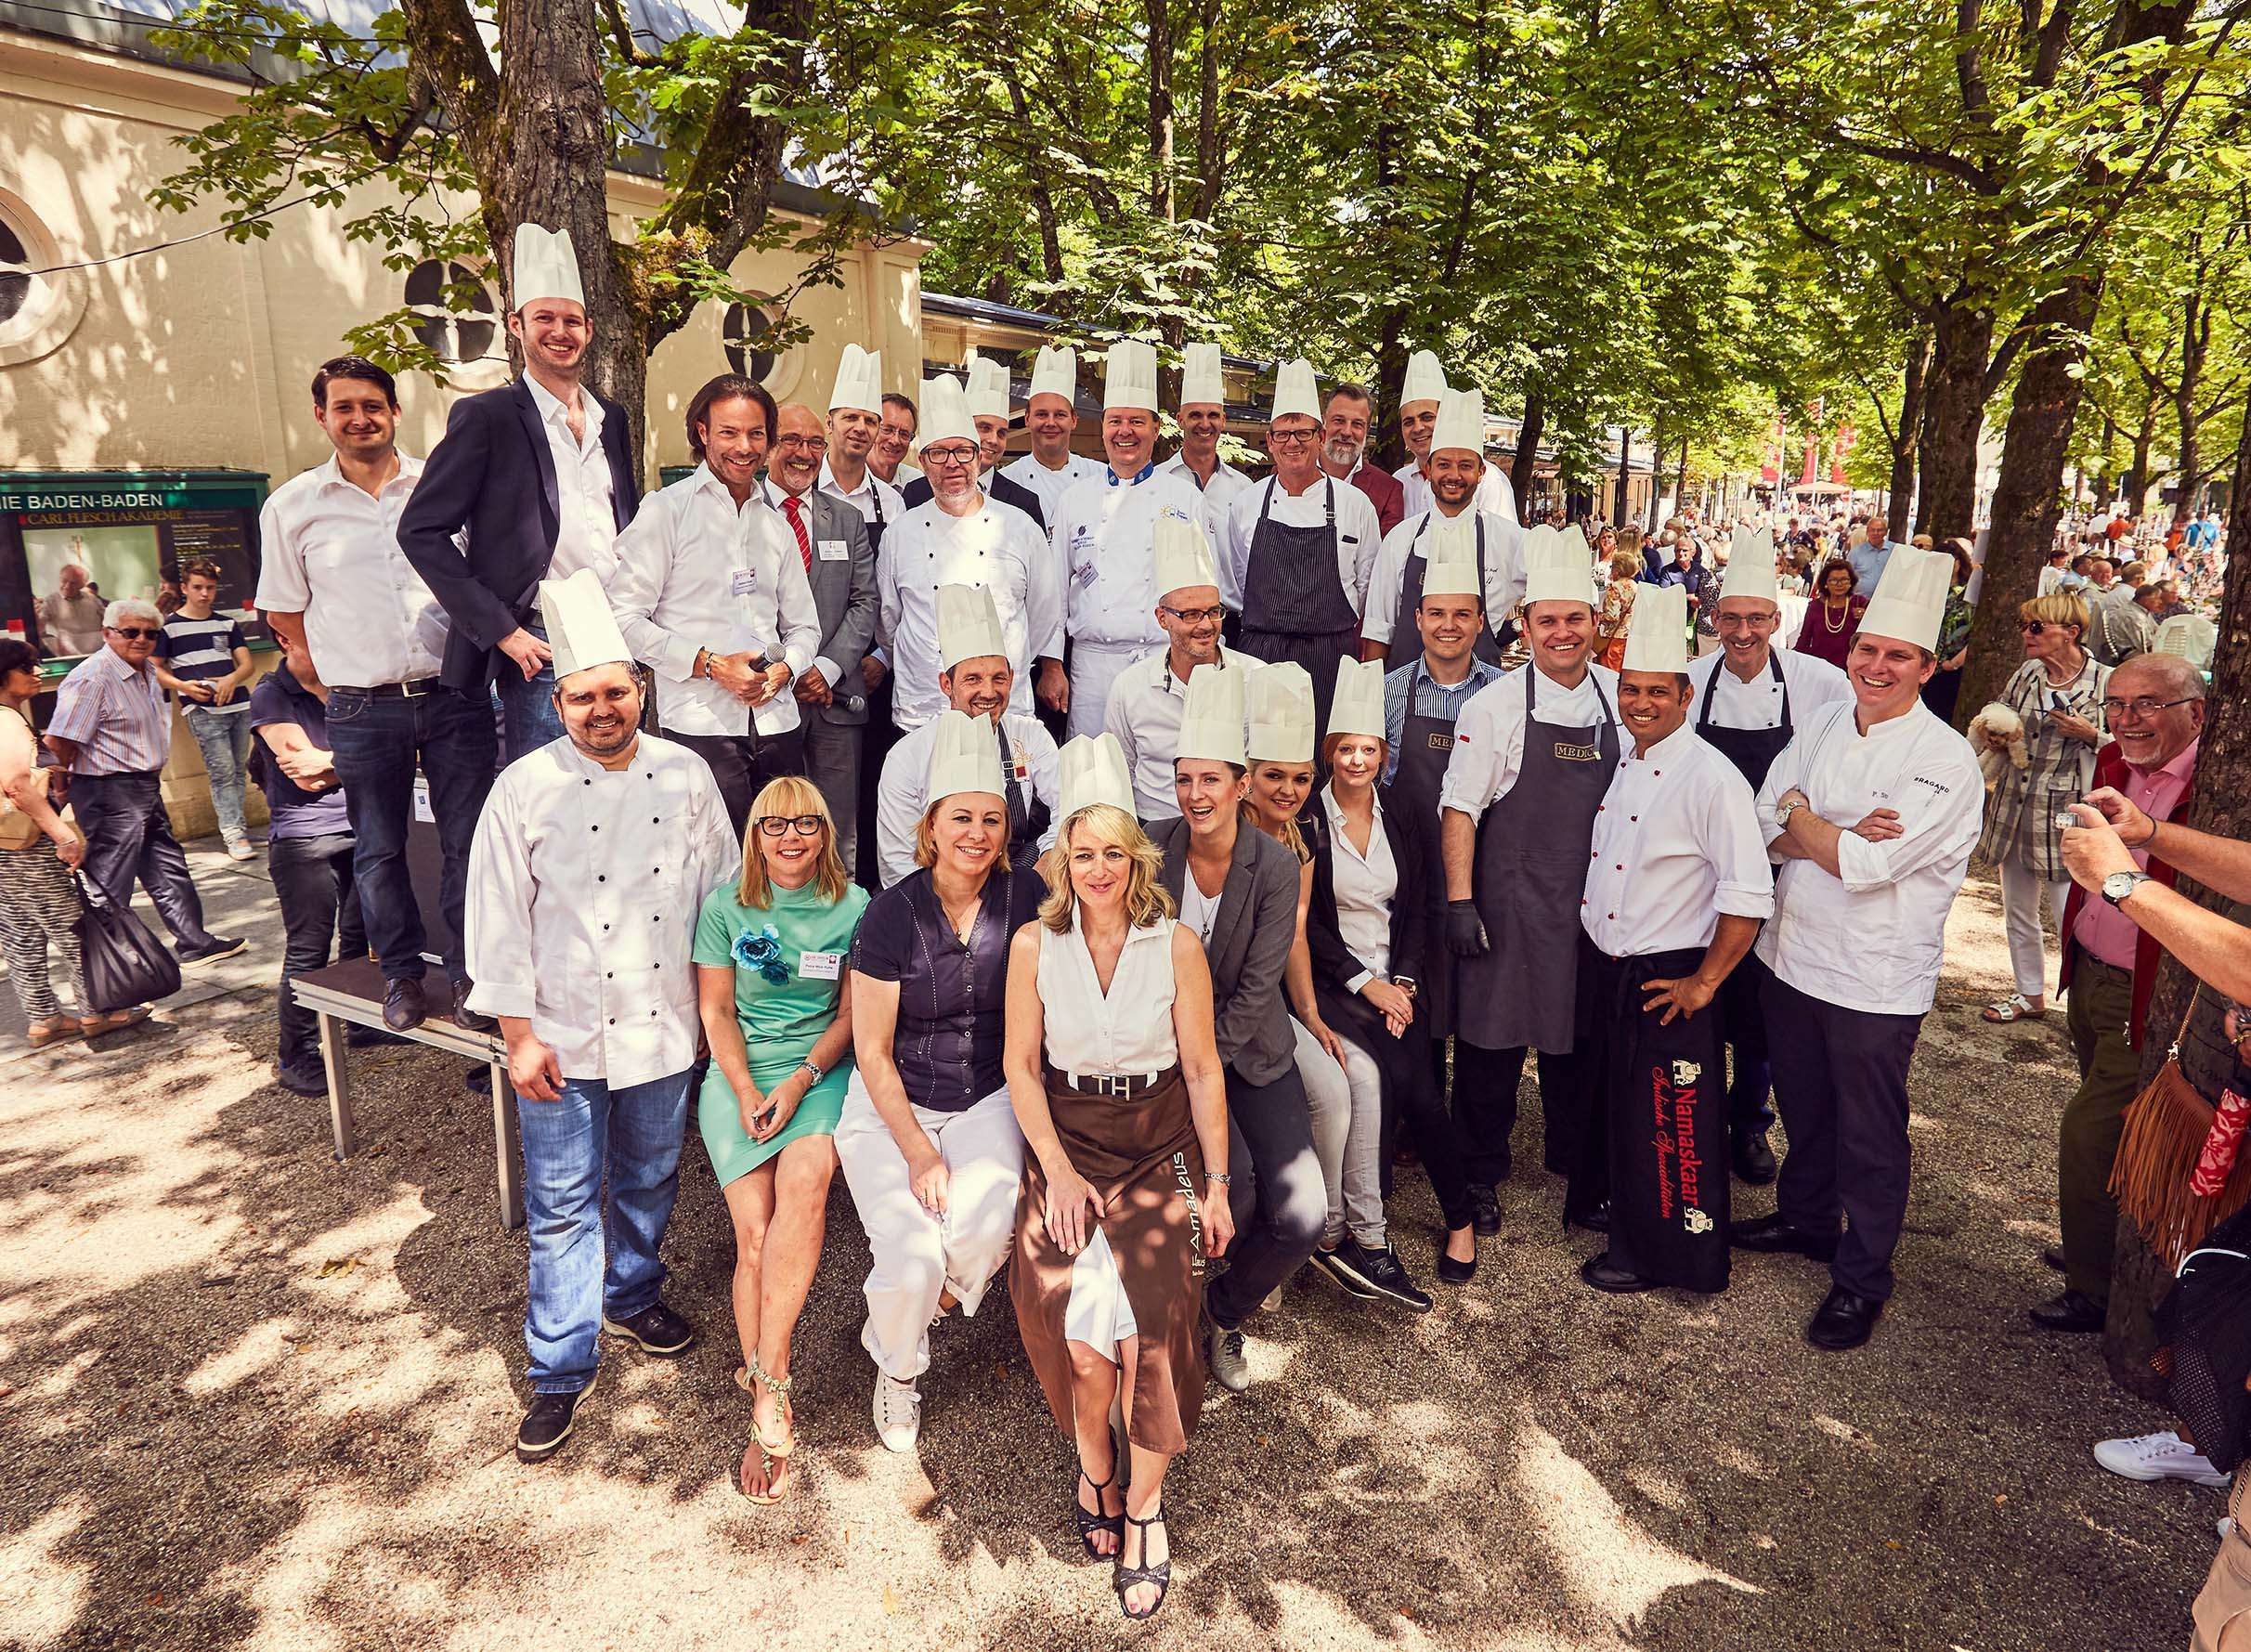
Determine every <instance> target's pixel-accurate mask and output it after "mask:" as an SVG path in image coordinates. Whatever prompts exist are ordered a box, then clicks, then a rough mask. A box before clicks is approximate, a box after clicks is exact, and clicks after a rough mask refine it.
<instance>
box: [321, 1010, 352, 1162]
mask: <svg viewBox="0 0 2251 1652" xmlns="http://www.w3.org/2000/svg"><path fill="white" fill-rule="evenodd" d="M344 1027H345V1023H344V1021H342V1019H340V1018H339V1017H336V1016H333V1015H331V1014H329V1013H328V1012H327V1011H326V1010H322V1011H320V1012H319V1029H320V1065H321V1066H322V1067H323V1068H324V1069H326V1071H327V1073H328V1093H329V1128H330V1130H331V1131H332V1133H333V1135H334V1137H335V1138H336V1157H337V1158H339V1159H348V1158H350V1157H351V1156H352V1155H353V1154H354V1153H355V1152H357V1151H358V1149H359V1131H358V1126H357V1125H356V1124H355V1123H354V1121H353V1118H352V1073H351V1057H350V1055H349V1053H348V1050H347V1047H346V1045H345V1041H344Z"/></svg>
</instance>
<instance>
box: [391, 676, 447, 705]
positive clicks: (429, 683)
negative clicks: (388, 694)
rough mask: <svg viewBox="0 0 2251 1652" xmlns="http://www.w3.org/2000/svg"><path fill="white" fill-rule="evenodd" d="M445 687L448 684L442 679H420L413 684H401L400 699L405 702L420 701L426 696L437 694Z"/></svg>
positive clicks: (399, 687) (399, 688)
mask: <svg viewBox="0 0 2251 1652" xmlns="http://www.w3.org/2000/svg"><path fill="white" fill-rule="evenodd" d="M445 685H446V682H445V679H444V678H442V677H418V678H416V679H415V680H414V681H413V682H411V683H400V684H399V685H398V697H399V698H401V699H404V700H418V699H421V698H423V696H426V695H433V694H436V692H437V691H438V690H439V689H441V688H443V687H445Z"/></svg>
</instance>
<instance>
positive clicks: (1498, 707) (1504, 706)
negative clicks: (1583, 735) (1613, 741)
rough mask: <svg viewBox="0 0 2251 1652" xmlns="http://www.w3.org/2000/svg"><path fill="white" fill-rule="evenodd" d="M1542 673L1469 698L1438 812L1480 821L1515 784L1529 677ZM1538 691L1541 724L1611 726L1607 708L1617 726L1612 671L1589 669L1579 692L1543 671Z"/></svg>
mask: <svg viewBox="0 0 2251 1652" xmlns="http://www.w3.org/2000/svg"><path fill="white" fill-rule="evenodd" d="M1539 670H1540V668H1539V667H1538V666H1536V665H1527V666H1522V667H1519V668H1518V669H1517V670H1513V671H1506V672H1503V674H1502V675H1500V676H1498V677H1496V678H1494V679H1493V680H1492V681H1491V682H1490V683H1487V684H1486V685H1485V686H1484V687H1483V688H1480V689H1479V690H1477V693H1476V694H1474V695H1472V696H1469V703H1468V704H1467V705H1465V706H1464V707H1463V708H1462V715H1461V716H1460V717H1459V718H1457V719H1455V721H1454V744H1453V755H1452V756H1451V757H1449V758H1448V759H1447V760H1446V781H1445V784H1444V785H1443V786H1441V787H1439V788H1438V807H1439V808H1441V809H1459V810H1460V811H1461V812H1462V813H1464V814H1466V815H1468V816H1469V817H1470V819H1472V820H1481V819H1483V818H1484V815H1485V811H1486V810H1487V809H1489V808H1490V807H1491V806H1492V801H1493V800H1494V799H1495V798H1497V797H1499V796H1500V795H1501V794H1502V793H1503V792H1505V791H1507V790H1508V789H1509V787H1512V786H1514V785H1516V772H1517V770H1518V769H1519V768H1520V767H1521V766H1522V764H1523V762H1524V673H1525V672H1526V671H1539ZM1597 683H1599V684H1601V686H1602V696H1601V698H1600V699H1597V698H1596V697H1595V693H1594V688H1595V685H1596V684H1597ZM1533 691H1534V693H1535V695H1536V696H1537V703H1536V704H1535V706H1534V709H1535V711H1536V712H1537V713H1538V715H1539V718H1540V721H1541V722H1552V723H1560V724H1562V725H1564V726H1565V727H1568V728H1593V727H1594V725H1595V724H1597V723H1599V722H1605V721H1606V719H1605V718H1604V716H1603V707H1604V706H1606V705H1607V706H1608V707H1609V709H1610V715H1609V717H1608V718H1607V722H1611V723H1613V724H1616V723H1617V722H1618V673H1617V672H1616V671H1613V670H1610V669H1609V668H1608V667H1607V666H1589V667H1588V668H1587V674H1586V675H1585V676H1584V677H1581V679H1580V680H1579V686H1578V687H1576V688H1565V687H1564V686H1563V685H1562V684H1561V683H1557V682H1555V680H1554V679H1553V678H1551V677H1549V676H1548V675H1547V673H1546V672H1544V671H1541V672H1540V677H1539V680H1538V681H1537V682H1536V683H1534V684H1533ZM1618 739H1619V747H1620V755H1621V756H1622V755H1623V753H1624V747H1625V743H1626V741H1627V739H1628V735H1626V733H1625V731H1624V729H1623V728H1622V727H1620V730H1619V735H1618Z"/></svg>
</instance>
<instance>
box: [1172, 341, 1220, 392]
mask: <svg viewBox="0 0 2251 1652" xmlns="http://www.w3.org/2000/svg"><path fill="white" fill-rule="evenodd" d="M1197 403H1205V404H1208V405H1210V406H1213V407H1221V408H1223V407H1225V406H1227V381H1226V379H1225V378H1223V377H1222V376H1221V375H1220V371H1219V346H1218V345H1189V346H1188V348H1187V349H1186V350H1184V351H1183V352H1182V353H1181V362H1180V405H1181V406H1182V407H1184V408H1185V407H1191V406H1193V405H1195V404H1197Z"/></svg>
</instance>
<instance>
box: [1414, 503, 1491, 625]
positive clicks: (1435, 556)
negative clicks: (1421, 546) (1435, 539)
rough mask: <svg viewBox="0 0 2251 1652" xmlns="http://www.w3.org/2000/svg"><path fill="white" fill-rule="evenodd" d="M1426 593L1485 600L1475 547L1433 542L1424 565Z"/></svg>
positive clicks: (1426, 594) (1427, 594)
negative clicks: (1478, 572)
mask: <svg viewBox="0 0 2251 1652" xmlns="http://www.w3.org/2000/svg"><path fill="white" fill-rule="evenodd" d="M1455 520H1456V521H1460V520H1461V518H1460V517H1456V518H1455ZM1431 526H1432V527H1434V528H1435V527H1437V526H1438V525H1437V524H1436V523H1433V524H1432V525H1431ZM1423 594H1424V595H1425V596H1474V597H1476V598H1477V600H1478V601H1479V602H1483V601H1484V600H1485V587H1484V586H1483V585H1481V584H1479V583H1478V581H1477V552H1476V550H1475V549H1474V548H1471V547H1467V546H1457V545H1452V544H1447V545H1439V546H1434V547H1433V548H1432V550H1431V552H1430V553H1429V560H1428V561H1427V562H1425V564H1424V565H1423ZM1401 618H1405V616H1402V617H1401Z"/></svg>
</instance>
